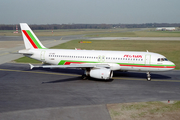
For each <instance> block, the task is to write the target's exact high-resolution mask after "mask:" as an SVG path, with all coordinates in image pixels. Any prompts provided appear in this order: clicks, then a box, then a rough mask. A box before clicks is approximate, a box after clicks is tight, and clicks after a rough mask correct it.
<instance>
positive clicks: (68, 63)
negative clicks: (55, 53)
mask: <svg viewBox="0 0 180 120" xmlns="http://www.w3.org/2000/svg"><path fill="white" fill-rule="evenodd" d="M71 63H74V64H83V62H65V63H64V65H70V64H71Z"/></svg>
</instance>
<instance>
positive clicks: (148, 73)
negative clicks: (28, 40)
mask: <svg viewBox="0 0 180 120" xmlns="http://www.w3.org/2000/svg"><path fill="white" fill-rule="evenodd" d="M146 74H147V81H151V75H150V72H147V73H146Z"/></svg>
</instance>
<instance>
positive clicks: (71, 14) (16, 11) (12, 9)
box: [0, 0, 180, 24]
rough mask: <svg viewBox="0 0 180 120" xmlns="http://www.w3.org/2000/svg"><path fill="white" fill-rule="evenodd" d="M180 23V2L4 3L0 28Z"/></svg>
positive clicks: (83, 0) (28, 0)
mask: <svg viewBox="0 0 180 120" xmlns="http://www.w3.org/2000/svg"><path fill="white" fill-rule="evenodd" d="M20 22H25V23H28V24H72V23H75V24H76V23H83V24H86V23H87V24H94V23H97V24H101V23H106V24H118V23H130V24H133V23H180V0H1V1H0V24H18V23H20Z"/></svg>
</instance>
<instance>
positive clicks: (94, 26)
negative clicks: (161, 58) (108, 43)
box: [0, 23, 180, 30]
mask: <svg viewBox="0 0 180 120" xmlns="http://www.w3.org/2000/svg"><path fill="white" fill-rule="evenodd" d="M29 26H30V27H31V28H32V29H33V30H50V29H112V28H156V27H180V23H145V24H42V25H36V24H32V25H29ZM18 28H20V26H19V24H18ZM0 30H16V25H15V24H11V25H4V24H0Z"/></svg>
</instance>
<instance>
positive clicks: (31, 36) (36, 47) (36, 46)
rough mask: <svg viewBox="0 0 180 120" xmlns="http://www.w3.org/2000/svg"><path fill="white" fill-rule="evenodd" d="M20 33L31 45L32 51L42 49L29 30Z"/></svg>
mask: <svg viewBox="0 0 180 120" xmlns="http://www.w3.org/2000/svg"><path fill="white" fill-rule="evenodd" d="M22 32H23V33H24V35H25V36H26V37H27V39H28V40H29V42H30V43H31V45H32V46H33V47H34V49H43V47H42V46H41V45H40V44H39V43H38V41H37V40H36V38H35V37H34V36H33V34H32V33H31V31H30V30H22Z"/></svg>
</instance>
